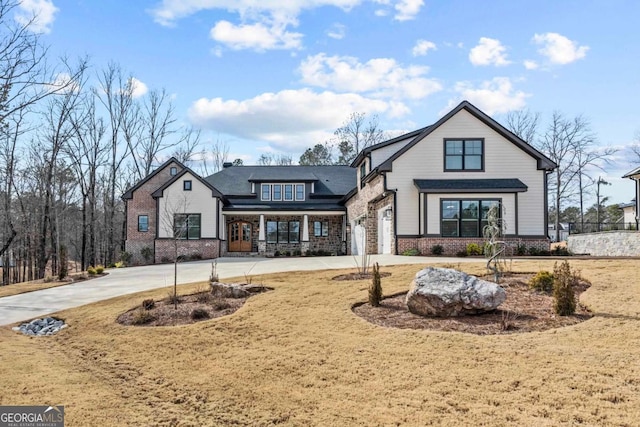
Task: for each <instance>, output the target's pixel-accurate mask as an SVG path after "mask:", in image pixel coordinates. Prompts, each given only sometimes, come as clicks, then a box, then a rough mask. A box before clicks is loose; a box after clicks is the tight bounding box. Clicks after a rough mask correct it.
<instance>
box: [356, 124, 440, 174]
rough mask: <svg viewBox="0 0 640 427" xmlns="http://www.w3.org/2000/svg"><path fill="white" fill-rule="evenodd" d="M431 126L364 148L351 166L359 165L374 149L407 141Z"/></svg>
mask: <svg viewBox="0 0 640 427" xmlns="http://www.w3.org/2000/svg"><path fill="white" fill-rule="evenodd" d="M430 127H431V126H426V127H423V128H421V129H417V130H414V131H412V132H408V133H405V134H403V135H400V136H397V137H395V138H391V139H389V140H387V141H382V142H379V143H377V144H374V145H371V146H369V147H366V148H364V149H363V150H362V151H360V153H358V155H357V156H356V158H355V159H353V161H352V162H351V167H356V166H357V165H358V163H360V162H361V161H362V159H364V158H365V157H366V156H367V155H369V153H371V152H372V151H375V150H378V149H380V148H384V147H387V146H389V145H392V144H395V143H397V142H400V141H405V140H407V139H409V138H414V137H416V136H418V135H420V134H421V133H422V132H424V131H426V130H427V129H428V128H430Z"/></svg>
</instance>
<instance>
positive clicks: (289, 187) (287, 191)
mask: <svg viewBox="0 0 640 427" xmlns="http://www.w3.org/2000/svg"><path fill="white" fill-rule="evenodd" d="M283 187H284V200H285V201H286V202H291V201H293V184H284V185H283Z"/></svg>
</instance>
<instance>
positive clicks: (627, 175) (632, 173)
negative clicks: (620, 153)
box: [623, 167, 640, 179]
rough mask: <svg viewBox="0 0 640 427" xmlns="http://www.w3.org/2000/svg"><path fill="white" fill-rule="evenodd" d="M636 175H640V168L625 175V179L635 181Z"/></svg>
mask: <svg viewBox="0 0 640 427" xmlns="http://www.w3.org/2000/svg"><path fill="white" fill-rule="evenodd" d="M636 175H640V167H637V168H635V169H634V170H632V171H631V172H629V173H627V174H625V175H624V176H623V178H631V179H635V178H634V176H636Z"/></svg>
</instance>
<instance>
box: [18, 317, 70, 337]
mask: <svg viewBox="0 0 640 427" xmlns="http://www.w3.org/2000/svg"><path fill="white" fill-rule="evenodd" d="M66 327H67V324H65V323H64V321H62V320H58V319H55V318H53V317H45V318H44V319H35V320H32V321H31V322H29V323H23V324H22V325H20V326H15V327H13V328H12V329H13V330H14V331H16V332H21V333H23V334H24V335H29V336H48V335H53V334H55V333H58V332H59V331H60V330H61V329H64V328H66Z"/></svg>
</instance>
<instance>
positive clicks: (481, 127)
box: [387, 110, 546, 236]
mask: <svg viewBox="0 0 640 427" xmlns="http://www.w3.org/2000/svg"><path fill="white" fill-rule="evenodd" d="M445 138H454V139H455V138H460V139H463V138H464V139H473V138H483V139H484V172H444V139H445ZM499 178H504V179H507V178H511V179H513V178H517V179H519V180H520V181H522V182H523V183H524V184H525V185H526V186H527V187H528V190H527V191H526V192H523V193H518V210H517V211H518V231H519V234H520V235H530V236H544V235H546V230H545V227H544V218H545V216H546V212H545V203H544V198H545V194H544V180H545V172H544V171H542V170H538V169H537V161H536V159H534V158H533V157H531V156H530V155H529V154H527V153H525V152H524V151H523V150H521V149H520V148H518V147H517V146H516V145H514V144H513V143H512V142H510V141H509V140H507V139H505V138H503V137H502V136H501V135H500V134H498V133H497V132H495V131H494V130H493V129H491V128H490V127H488V126H487V125H485V124H484V123H483V122H482V121H480V120H478V119H477V118H475V117H474V116H473V115H471V114H470V113H468V112H467V111H466V110H461V111H459V112H458V113H457V114H456V115H454V116H453V117H451V118H450V119H449V120H447V121H446V122H445V123H443V124H442V125H441V126H439V127H438V128H437V129H435V130H434V131H433V132H432V133H431V134H429V135H428V136H427V137H426V138H424V139H423V140H421V141H420V142H418V143H417V144H416V145H414V146H413V147H411V148H410V149H409V150H408V151H407V152H405V153H404V154H403V155H401V156H400V157H398V158H397V159H396V160H395V161H394V162H393V171H391V172H388V173H387V188H388V189H392V190H394V189H395V190H397V196H396V197H397V211H396V215H397V227H398V229H397V231H396V232H397V234H398V235H417V234H419V233H420V228H421V226H420V224H422V226H424V224H423V218H420V217H419V216H420V212H421V211H422V207H419V206H418V205H419V203H420V202H419V200H420V197H419V193H418V189H417V188H416V187H415V185H414V183H413V180H414V179H499ZM457 196H460V198H474V197H478V198H480V197H482V198H501V199H503V201H505V203H506V204H505V208H506V209H507V212H506V214H507V218H506V219H507V222H508V224H509V226H510V229H511V231H509V233H514V232H515V216H514V215H515V202H514V196H513V193H487V194H482V195H480V194H462V195H457ZM452 197H453V198H455V197H456V195H451V194H437V195H430V196H429V198H428V207H427V209H428V210H429V212H428V218H429V220H428V222H429V224H427V227H428V228H427V230H426V233H427V234H439V233H440V203H439V199H441V198H452ZM422 232H424V229H422Z"/></svg>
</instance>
